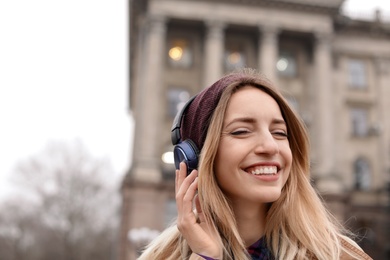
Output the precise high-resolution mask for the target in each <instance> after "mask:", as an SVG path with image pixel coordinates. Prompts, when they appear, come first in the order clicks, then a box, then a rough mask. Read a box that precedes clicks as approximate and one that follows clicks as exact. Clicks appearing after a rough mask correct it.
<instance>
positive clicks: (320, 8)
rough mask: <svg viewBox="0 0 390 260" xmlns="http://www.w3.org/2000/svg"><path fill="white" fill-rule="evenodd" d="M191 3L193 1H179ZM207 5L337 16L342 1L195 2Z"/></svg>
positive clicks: (244, 0)
mask: <svg viewBox="0 0 390 260" xmlns="http://www.w3.org/2000/svg"><path fill="white" fill-rule="evenodd" d="M180 1H187V2H191V1H194V0H180ZM196 1H203V2H208V3H225V4H240V5H248V6H250V5H252V6H264V7H276V8H283V9H290V10H302V11H311V12H313V11H314V12H318V13H327V14H337V13H339V9H340V7H341V5H342V3H343V2H344V0H327V1H323V0H196Z"/></svg>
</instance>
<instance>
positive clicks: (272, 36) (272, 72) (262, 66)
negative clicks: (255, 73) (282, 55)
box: [258, 25, 279, 86]
mask: <svg viewBox="0 0 390 260" xmlns="http://www.w3.org/2000/svg"><path fill="white" fill-rule="evenodd" d="M259 30H260V33H261V37H260V42H259V57H258V63H259V64H258V66H259V70H260V71H261V72H262V73H264V75H265V76H267V77H268V78H269V79H270V80H271V81H272V82H273V83H274V84H275V85H276V86H277V79H278V76H277V71H276V62H277V61H278V56H279V46H278V34H279V29H278V28H277V27H276V26H273V25H260V26H259Z"/></svg>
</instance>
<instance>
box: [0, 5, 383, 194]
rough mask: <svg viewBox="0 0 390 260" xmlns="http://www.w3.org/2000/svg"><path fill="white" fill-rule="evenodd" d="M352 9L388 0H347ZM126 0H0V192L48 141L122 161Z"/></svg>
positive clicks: (127, 134)
mask: <svg viewBox="0 0 390 260" xmlns="http://www.w3.org/2000/svg"><path fill="white" fill-rule="evenodd" d="M345 7H346V8H347V9H348V10H349V11H350V12H351V10H352V12H353V13H355V14H361V13H363V14H369V13H373V12H374V9H375V8H378V7H382V9H383V10H385V11H386V12H385V15H390V1H388V0H369V1H367V0H348V1H346V4H345ZM127 29H128V28H127V1H126V0H66V1H65V0H34V1H32V0H18V1H13V0H0V195H1V194H3V193H4V191H5V190H6V189H7V187H8V184H7V178H8V176H9V175H10V174H11V173H12V170H13V167H14V166H15V163H16V162H17V161H18V160H20V159H25V158H28V157H29V156H31V155H34V154H36V153H39V152H40V151H42V150H43V149H44V147H45V145H46V144H47V143H48V142H50V141H73V140H75V139H78V140H81V141H82V142H83V143H84V145H85V146H86V148H87V149H88V150H89V151H90V152H91V153H92V155H94V156H97V157H105V158H108V159H109V160H111V162H112V165H113V167H114V170H115V172H116V173H117V177H118V179H119V177H121V176H122V175H123V173H124V172H125V171H126V169H127V168H128V166H129V156H130V153H131V151H130V148H131V134H132V129H133V124H132V120H131V116H130V114H129V113H128V111H127V108H128V104H127V93H128V90H127V84H128V82H127V75H128V74H127V69H128V68H127V51H128V50H127Z"/></svg>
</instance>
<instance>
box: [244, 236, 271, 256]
mask: <svg viewBox="0 0 390 260" xmlns="http://www.w3.org/2000/svg"><path fill="white" fill-rule="evenodd" d="M247 251H248V253H249V255H250V256H251V257H252V260H274V257H273V255H272V253H271V251H270V250H269V249H268V248H267V244H266V241H265V238H264V237H262V238H260V239H259V240H258V241H257V242H255V243H254V244H253V245H251V246H250V247H248V248H247Z"/></svg>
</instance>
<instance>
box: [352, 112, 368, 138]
mask: <svg viewBox="0 0 390 260" xmlns="http://www.w3.org/2000/svg"><path fill="white" fill-rule="evenodd" d="M350 113H351V115H350V116H351V124H352V135H354V136H357V137H364V136H367V135H368V123H367V121H368V120H367V117H368V116H367V114H368V112H367V109H364V108H352V109H351V112H350Z"/></svg>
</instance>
